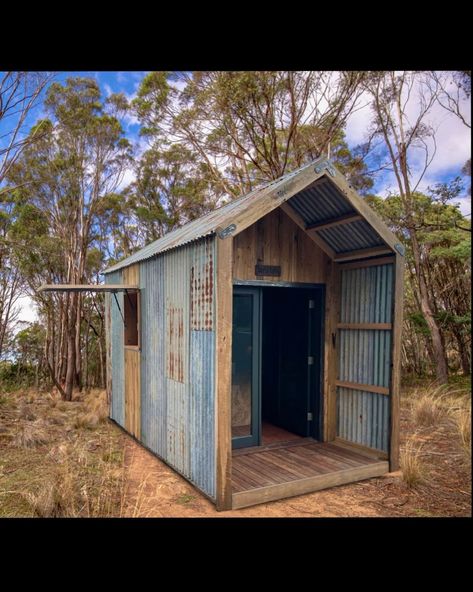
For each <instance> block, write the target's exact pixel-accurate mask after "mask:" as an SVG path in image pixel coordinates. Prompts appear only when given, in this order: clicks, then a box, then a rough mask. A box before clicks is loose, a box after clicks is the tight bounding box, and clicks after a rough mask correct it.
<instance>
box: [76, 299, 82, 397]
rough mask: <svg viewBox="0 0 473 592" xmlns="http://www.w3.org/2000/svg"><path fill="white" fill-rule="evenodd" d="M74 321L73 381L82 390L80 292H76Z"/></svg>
mask: <svg viewBox="0 0 473 592" xmlns="http://www.w3.org/2000/svg"><path fill="white" fill-rule="evenodd" d="M75 296H76V308H77V312H76V322H75V343H74V349H75V356H76V359H75V373H74V382H75V384H76V386H77V388H78V389H79V391H81V390H82V375H81V374H82V359H81V347H80V325H81V298H80V294H76V295H75Z"/></svg>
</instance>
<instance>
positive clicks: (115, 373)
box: [105, 271, 125, 427]
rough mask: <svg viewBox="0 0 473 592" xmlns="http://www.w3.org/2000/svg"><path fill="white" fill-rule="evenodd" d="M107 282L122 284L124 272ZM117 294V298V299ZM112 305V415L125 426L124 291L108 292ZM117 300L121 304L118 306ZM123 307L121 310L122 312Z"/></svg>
mask: <svg viewBox="0 0 473 592" xmlns="http://www.w3.org/2000/svg"><path fill="white" fill-rule="evenodd" d="M105 283H106V284H121V283H122V273H121V271H116V272H114V273H111V274H109V275H107V276H105ZM115 296H116V299H117V300H115ZM106 298H107V299H108V302H109V304H108V306H109V307H110V328H109V335H108V339H110V357H111V366H112V392H111V396H112V401H111V409H110V416H111V418H112V419H114V420H115V421H116V422H117V423H118V424H119V425H121V426H122V427H125V350H124V345H123V343H124V335H123V318H122V314H123V310H124V308H123V292H119V293H117V294H115V295H113V294H106ZM117 301H118V304H119V306H120V308H118V306H117ZM120 309H121V312H120Z"/></svg>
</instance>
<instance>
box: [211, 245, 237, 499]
mask: <svg viewBox="0 0 473 592" xmlns="http://www.w3.org/2000/svg"><path fill="white" fill-rule="evenodd" d="M215 240H216V249H217V273H216V295H217V300H216V305H217V310H216V317H217V323H216V332H217V333H216V356H217V359H216V364H215V369H216V377H215V380H216V383H215V392H216V398H217V401H216V422H217V425H216V436H217V437H216V449H217V450H216V453H217V495H216V497H217V510H230V509H231V507H232V438H231V415H232V414H231V410H232V407H231V405H232V400H231V388H232V386H231V383H232V373H231V368H232V314H233V313H232V307H233V272H232V270H233V238H232V237H231V236H226V237H225V238H220V237H219V235H218V234H217V236H216V239H215Z"/></svg>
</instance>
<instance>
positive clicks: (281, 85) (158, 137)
mask: <svg viewBox="0 0 473 592" xmlns="http://www.w3.org/2000/svg"><path fill="white" fill-rule="evenodd" d="M363 78H364V74H363V73H362V72H320V71H313V72H291V71H274V72H192V73H185V72H184V73H177V74H176V73H174V74H171V73H169V72H152V73H150V74H148V75H147V76H146V77H145V78H144V79H143V81H142V83H141V86H140V88H139V90H138V93H137V97H136V98H135V99H134V100H133V102H132V106H133V108H134V109H135V111H136V114H137V116H138V118H139V120H140V122H141V125H142V128H141V133H142V135H143V136H145V137H147V138H148V139H149V140H150V141H151V142H152V143H153V144H154V145H158V146H160V144H161V142H162V141H163V140H166V141H168V142H169V141H171V142H173V143H176V144H179V145H181V146H183V147H184V148H186V149H187V150H189V151H190V152H191V153H192V154H193V155H194V158H195V159H197V160H198V161H200V162H201V163H202V166H203V167H204V168H205V174H206V176H207V178H208V180H209V183H210V184H211V185H212V186H213V190H214V193H215V194H216V195H223V194H227V195H230V196H234V197H235V196H238V195H241V194H243V193H246V192H248V191H251V190H252V189H253V188H254V187H255V186H256V185H258V184H260V183H262V182H265V181H268V180H272V179H276V178H278V177H280V176H281V175H283V174H285V173H286V172H289V171H291V170H293V169H295V168H297V167H299V166H301V165H303V164H304V163H306V162H308V161H310V160H311V159H314V158H316V157H318V156H320V155H322V154H324V155H325V154H327V153H330V152H331V151H332V150H333V149H334V148H335V147H336V144H337V143H339V142H340V141H342V140H343V137H342V134H341V132H342V131H343V128H344V126H345V124H346V121H347V118H348V116H349V115H350V113H352V112H353V110H354V109H355V108H356V102H357V99H358V97H359V94H360V92H361V86H360V83H361V82H362V80H363ZM346 165H347V163H345V166H346ZM354 165H355V166H354V167H353V169H352V170H351V171H350V167H347V171H348V173H350V172H353V173H356V174H359V173H360V170H359V169H360V168H361V169H362V170H361V172H363V163H362V161H361V160H360V159H358V160H357V161H356V162H354ZM357 168H358V170H357Z"/></svg>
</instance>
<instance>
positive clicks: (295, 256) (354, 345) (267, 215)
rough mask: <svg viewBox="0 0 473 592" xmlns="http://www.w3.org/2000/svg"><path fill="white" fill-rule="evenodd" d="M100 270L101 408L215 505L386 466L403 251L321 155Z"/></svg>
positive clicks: (270, 496) (279, 494)
mask: <svg viewBox="0 0 473 592" xmlns="http://www.w3.org/2000/svg"><path fill="white" fill-rule="evenodd" d="M105 276H106V280H105V281H106V284H107V286H108V287H109V288H110V289H112V290H113V286H116V285H121V286H136V287H137V288H138V292H136V290H135V291H133V292H132V293H131V294H130V293H129V292H128V291H127V290H117V291H116V292H115V293H113V294H107V296H106V310H107V356H108V364H107V367H108V379H107V389H108V392H109V396H110V401H111V411H110V414H111V418H112V419H113V420H114V421H116V422H117V423H118V424H119V425H120V426H122V427H123V428H124V429H125V430H127V431H128V432H129V433H130V434H132V435H133V436H134V437H135V438H137V439H138V440H139V441H140V442H141V443H142V444H143V445H144V446H146V447H147V448H148V449H150V450H151V451H152V452H154V453H155V454H156V455H158V456H159V457H160V458H161V459H163V460H164V461H165V462H166V463H168V464H169V465H170V466H172V467H173V468H174V469H175V470H176V471H178V472H179V473H180V474H181V475H183V476H184V477H185V478H186V479H188V480H189V481H191V482H192V483H193V484H194V485H195V486H196V487H197V488H198V489H199V490H200V491H202V492H203V493H204V494H205V495H207V496H208V497H209V498H210V499H211V500H212V501H214V502H215V503H216V505H217V508H218V509H220V510H225V509H230V508H238V507H243V506H248V505H252V504H256V503H261V502H265V501H271V500H274V499H280V498H283V497H288V496H292V495H298V494H301V493H305V492H309V491H315V490H317V489H321V488H324V487H330V486H333V485H338V484H341V483H347V482H350V481H356V480H360V479H365V478H369V477H373V476H376V475H380V474H382V473H384V472H386V471H387V470H389V468H391V469H392V470H395V469H397V467H398V448H399V428H398V422H399V419H398V406H399V365H400V355H399V353H400V337H401V320H402V276H403V250H402V247H401V245H400V243H399V241H398V239H397V238H396V236H395V235H394V234H393V233H392V232H391V231H390V230H389V229H388V228H387V226H386V225H385V224H384V223H383V222H382V221H381V220H380V219H379V218H378V217H377V216H376V215H375V213H374V212H373V211H372V210H371V209H370V208H369V206H368V205H367V204H366V203H365V202H364V201H363V199H362V198H360V197H359V196H358V195H357V194H356V193H355V192H354V190H353V189H352V188H351V187H350V185H349V184H348V183H347V181H346V180H345V179H344V177H343V176H342V175H341V173H340V172H339V171H338V170H337V169H336V167H335V166H334V165H333V164H332V162H331V161H329V160H326V159H318V160H316V161H314V162H312V163H310V164H308V165H306V166H304V167H302V168H300V169H298V170H296V171H294V172H292V173H290V174H288V175H285V176H284V177H281V178H280V179H277V180H275V181H272V182H270V183H267V184H265V185H264V186H262V187H259V188H258V189H256V190H254V191H252V192H251V193H249V194H248V195H245V196H243V197H241V198H239V199H236V200H234V201H232V202H230V203H228V204H227V205H225V206H223V207H221V208H219V209H217V210H214V211H212V212H210V213H209V214H207V215H206V216H203V217H202V218H200V219H198V220H195V221H193V222H190V223H188V224H186V225H185V226H183V227H182V228H179V229H178V230H175V231H173V232H170V233H169V234H167V235H166V236H164V237H162V238H161V239H159V240H157V241H155V242H154V243H152V244H150V245H148V246H146V247H144V248H143V249H141V250H140V251H138V252H136V253H134V254H133V255H131V256H130V257H128V258H126V259H124V260H123V261H121V262H119V263H117V264H116V265H114V266H112V267H110V268H109V269H108V270H107V271H106V272H105ZM136 294H137V295H136ZM306 304H307V306H306ZM134 323H136V324H137V331H136V332H133V331H132V332H131V333H130V326H129V325H132V324H134ZM136 336H137V337H136ZM135 338H136V341H134V339H135ZM302 359H303V362H302V363H301V360H302ZM301 364H302V365H301ZM274 385H276V386H274Z"/></svg>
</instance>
